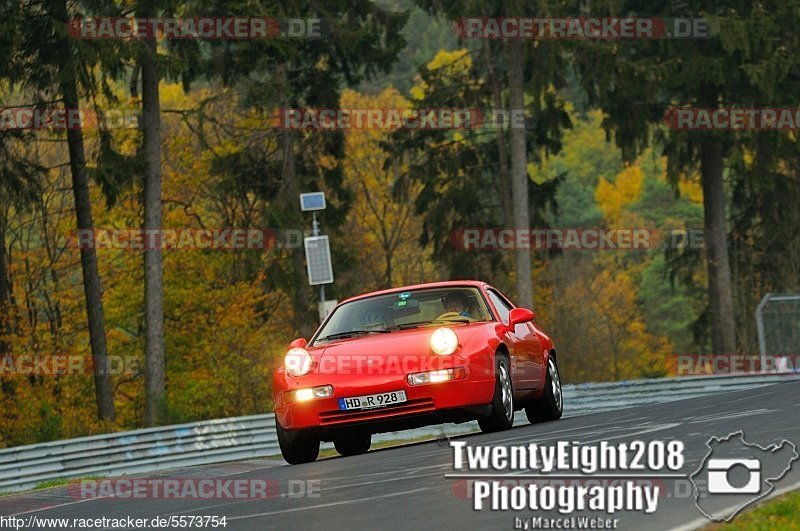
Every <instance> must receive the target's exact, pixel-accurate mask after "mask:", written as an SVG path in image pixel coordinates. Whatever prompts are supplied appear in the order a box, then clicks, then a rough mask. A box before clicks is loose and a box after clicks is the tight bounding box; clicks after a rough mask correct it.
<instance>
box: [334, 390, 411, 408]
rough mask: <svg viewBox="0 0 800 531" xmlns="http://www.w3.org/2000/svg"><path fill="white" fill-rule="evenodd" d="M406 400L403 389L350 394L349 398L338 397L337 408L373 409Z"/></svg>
mask: <svg viewBox="0 0 800 531" xmlns="http://www.w3.org/2000/svg"><path fill="white" fill-rule="evenodd" d="M406 400H408V398H406V392H405V391H390V392H388V393H378V394H376V395H364V396H351V397H350V398H340V399H339V409H340V410H342V411H350V410H352V409H373V408H376V407H384V406H391V405H392V404H401V403H403V402H405V401H406Z"/></svg>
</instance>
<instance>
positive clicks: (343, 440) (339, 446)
mask: <svg viewBox="0 0 800 531" xmlns="http://www.w3.org/2000/svg"><path fill="white" fill-rule="evenodd" d="M333 446H334V448H336V451H337V452H339V455H341V456H342V457H349V456H351V455H360V454H365V453H367V452H368V451H369V447H370V446H372V434H371V433H363V432H355V433H349V434H347V435H343V436H341V437H337V438H336V439H334V441H333Z"/></svg>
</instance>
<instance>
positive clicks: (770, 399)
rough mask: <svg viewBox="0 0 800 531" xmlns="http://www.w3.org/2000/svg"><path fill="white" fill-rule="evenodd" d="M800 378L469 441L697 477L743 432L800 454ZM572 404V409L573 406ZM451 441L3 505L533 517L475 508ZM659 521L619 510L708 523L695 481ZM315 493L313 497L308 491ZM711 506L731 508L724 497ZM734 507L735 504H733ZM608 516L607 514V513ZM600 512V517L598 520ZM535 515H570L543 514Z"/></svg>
mask: <svg viewBox="0 0 800 531" xmlns="http://www.w3.org/2000/svg"><path fill="white" fill-rule="evenodd" d="M798 404H800V382H798V381H787V382H786V383H782V384H777V385H771V386H767V387H761V388H757V389H749V390H745V391H736V392H731V393H721V394H717V395H712V396H708V397H704V398H702V399H692V400H683V401H678V402H672V403H667V404H657V405H651V406H640V407H636V408H631V409H625V410H620V411H617V412H604V413H595V414H590V415H583V416H579V417H570V418H565V419H562V420H560V421H557V422H551V423H546V424H539V425H522V426H517V427H515V428H514V429H512V430H510V431H506V432H502V433H497V434H490V435H481V434H478V435H466V436H461V437H458V438H457V440H464V441H467V442H468V443H469V444H470V445H476V444H482V445H512V444H513V445H519V444H528V443H532V442H536V443H540V444H555V443H556V442H557V441H559V440H573V441H575V440H577V441H580V442H581V443H590V442H599V441H602V440H605V441H609V442H612V443H617V442H625V441H631V440H634V439H641V440H645V441H646V440H653V439H661V440H669V439H680V440H682V441H684V443H685V456H686V464H685V466H684V468H683V469H682V470H681V471H680V472H681V473H683V474H685V475H687V476H688V475H689V474H691V473H693V472H694V471H695V470H696V469H697V468H698V466H699V465H700V464H701V462H702V461H703V459H704V457H705V456H706V454H707V452H708V449H707V447H706V445H705V444H706V442H707V441H708V440H709V438H710V437H712V436H717V437H719V436H726V435H728V434H729V433H732V432H735V431H738V430H742V431H743V433H744V436H745V438H746V439H747V441H748V442H750V443H758V444H761V445H767V444H770V443H774V442H777V441H779V440H781V439H788V440H790V441H793V442H794V443H795V444H796V445H797V446H798V447H800V413H799V411H798ZM566 407H567V408H568V407H569V404H566ZM452 462H453V450H452V449H451V448H450V446H449V441H447V440H445V439H443V440H441V441H435V442H427V443H419V444H412V445H407V446H403V447H396V448H390V449H382V450H375V451H371V452H369V453H368V454H366V455H361V456H356V457H349V458H340V457H335V458H329V459H322V460H319V461H317V462H315V463H311V464H306V465H299V466H288V465H285V464H284V463H283V461H281V460H277V459H264V460H255V461H246V462H239V463H230V464H224V465H209V466H206V467H196V468H191V469H181V470H170V471H167V472H163V473H161V474H160V475H158V476H153V475H150V476H148V477H151V478H152V477H160V478H184V479H185V478H220V479H222V478H226V479H254V480H255V479H265V480H267V481H268V482H269V484H270V485H272V486H273V487H274V488H275V489H276V490H273V491H271V495H270V497H269V498H267V499H253V500H242V499H233V500H231V499H210V500H197V499H178V500H174V499H168V500H167V499H115V498H98V499H80V496H76V494H75V492H74V489H73V490H72V491H70V489H69V488H67V487H63V486H62V487H55V488H51V489H47V490H42V491H37V492H33V493H27V494H21V495H14V496H9V497H4V498H2V499H0V514H2V515H4V516H8V515H17V516H19V517H20V518H29V517H37V518H83V517H91V518H97V517H101V516H106V517H109V518H122V517H128V516H132V517H138V518H144V517H147V518H149V517H153V516H164V517H168V516H171V515H214V516H225V517H227V527H226V528H225V529H280V530H284V529H347V530H351V529H402V530H417V529H462V530H463V529H477V528H480V529H513V528H514V523H515V517H519V518H521V519H523V520H524V519H527V520H530V518H531V516H534V514H533V513H532V512H531V511H529V510H523V511H512V510H509V511H504V512H492V511H489V510H483V511H475V510H474V509H473V507H472V499H471V498H470V489H469V487H468V484H467V482H466V481H465V480H463V479H451V478H446V477H445V475H446V474H449V473H452V472H453V469H452ZM660 481H661V484H662V485H663V486H664V490H666V492H664V493H663V494H662V498H661V499H660V501H659V504H658V510H657V512H656V513H655V514H649V515H648V514H643V513H642V512H628V513H616V514H615V515H613V517H614V518H618V519H619V527H618V528H621V529H673V528H677V527H682V526H688V527H698V526H702V525H704V524H705V523H708V521H707V520H704V519H703V516H702V514H701V513H700V512H699V510H698V509H697V507H696V506H695V504H694V497H693V494H692V492H691V491H690V489H689V486H690V484H689V481H688V479H674V478H669V479H663V480H660ZM789 488H800V464H798V463H795V464H794V466H793V467H792V469H791V470H790V471H789V472H788V473H787V474H786V476H785V477H784V478H783V479H782V480H781V481H780V482H779V483H778V484H777V485H776V488H775V490H774V492H773V493H772V495H775V494H776V493H778V492H780V491H782V490H787V489H789ZM306 490H311V491H312V492H311V494H312V495H311V496H309V495H308V493H307V492H305V493H304V492H301V491H306ZM718 502H719V503H717V504H716V505H715V504H714V503H712V504H711V505H712V507H713V509H714V510H723V509H725V508H726V502H725V500H724V499H722V500H718ZM728 506H729V504H728ZM602 514H604V513H602ZM602 514H595V515H596V516H601V515H602ZM535 516H542V517H561V516H562V515H560V514H558V513H556V512H555V511H554V512H553V513H551V514H546V513H542V512H539V513H537V514H536V515H535Z"/></svg>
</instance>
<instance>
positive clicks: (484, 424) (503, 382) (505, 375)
mask: <svg viewBox="0 0 800 531" xmlns="http://www.w3.org/2000/svg"><path fill="white" fill-rule="evenodd" d="M495 364H496V369H495V384H494V398H493V399H492V414H491V416H489V417H487V418H485V419H480V420H478V426H480V428H481V431H482V432H484V433H491V432H495V431H503V430H507V429H509V428H511V426H513V425H514V388H513V386H512V384H511V371H510V370H509V365H508V358H506V357H505V356H503V355H502V354H498V355H497V356H495Z"/></svg>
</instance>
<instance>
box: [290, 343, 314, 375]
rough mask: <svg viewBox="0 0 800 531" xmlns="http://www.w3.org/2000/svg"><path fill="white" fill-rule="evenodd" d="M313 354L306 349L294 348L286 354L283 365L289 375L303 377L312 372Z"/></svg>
mask: <svg viewBox="0 0 800 531" xmlns="http://www.w3.org/2000/svg"><path fill="white" fill-rule="evenodd" d="M311 361H312V360H311V354H309V353H308V351H307V350H306V349H304V348H293V349H292V350H290V351H289V352H287V353H286V357H285V358H284V360H283V365H284V367H286V370H287V371H288V372H289V374H291V375H293V376H303V375H304V374H308V371H310V370H311Z"/></svg>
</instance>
